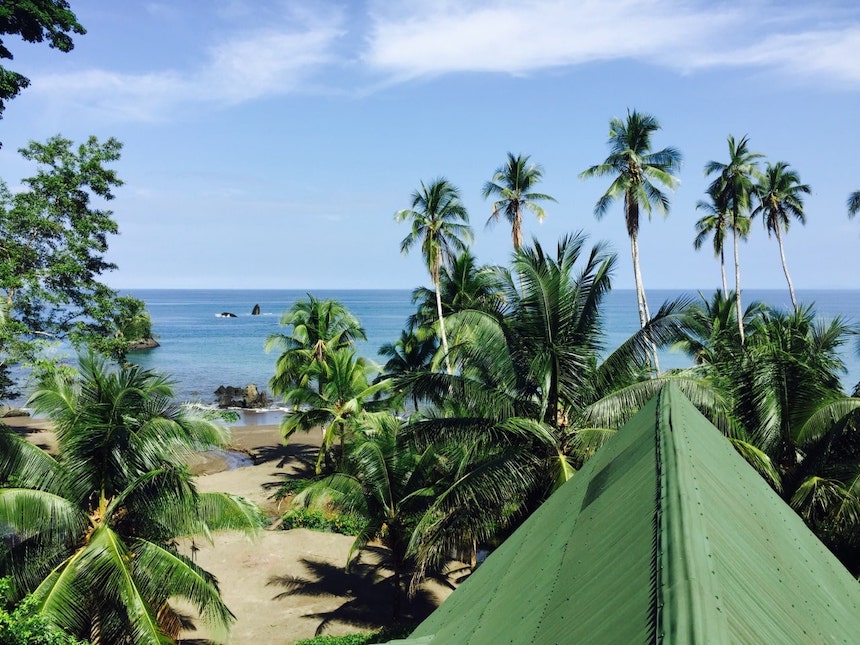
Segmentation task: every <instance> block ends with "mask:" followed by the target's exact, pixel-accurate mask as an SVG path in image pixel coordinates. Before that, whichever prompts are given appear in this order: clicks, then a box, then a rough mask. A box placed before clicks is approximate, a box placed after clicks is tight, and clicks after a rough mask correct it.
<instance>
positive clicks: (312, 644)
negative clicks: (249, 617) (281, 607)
mask: <svg viewBox="0 0 860 645" xmlns="http://www.w3.org/2000/svg"><path fill="white" fill-rule="evenodd" d="M415 627H416V626H415V625H395V626H393V627H383V628H382V629H378V630H376V631H375V632H363V633H360V634H346V635H345V636H317V637H315V638H308V639H305V640H302V641H299V642H298V643H296V645H372V644H373V643H386V642H388V641H390V640H393V639H395V638H406V637H407V636H409V634H411V633H412V630H414V629H415Z"/></svg>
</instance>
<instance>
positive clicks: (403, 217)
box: [394, 177, 472, 371]
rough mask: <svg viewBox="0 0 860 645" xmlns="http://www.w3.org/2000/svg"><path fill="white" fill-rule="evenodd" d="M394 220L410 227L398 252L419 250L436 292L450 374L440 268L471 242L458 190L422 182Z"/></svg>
mask: <svg viewBox="0 0 860 645" xmlns="http://www.w3.org/2000/svg"><path fill="white" fill-rule="evenodd" d="M394 217H395V219H396V220H397V221H398V222H404V221H409V222H411V225H412V226H411V230H410V232H409V234H408V235H407V236H406V237H405V238H403V241H402V242H401V243H400V251H401V252H402V253H407V252H408V251H409V249H411V248H412V247H413V246H415V245H420V246H421V253H422V256H423V258H424V263H425V265H426V266H427V270H428V272H429V273H430V280H431V281H432V283H433V287H434V289H435V290H436V314H437V319H438V321H439V337H440V339H441V340H442V349H443V351H444V353H445V361H446V366H447V367H448V371H450V369H451V365H450V362H449V360H448V336H447V335H446V333H445V319H444V316H443V314H442V295H441V292H440V282H441V275H442V269H443V267H445V266H448V265H449V264H450V262H451V260H452V259H453V258H454V256H455V255H456V253H458V252H460V251H464V250H465V249H466V247H467V245H468V244H469V243H470V242H471V241H472V231H471V229H470V228H469V225H468V222H469V215H468V213H467V211H466V207H465V206H463V204H462V202H461V201H460V192H459V190H458V189H457V188H456V187H455V186H454V185H452V184H451V183H450V182H449V181H448V180H447V179H444V178H441V177H440V178H439V179H436V180H434V181H433V182H431V183H430V184H429V185H425V184H424V182H423V181H422V182H421V186H420V187H419V188H418V189H417V190H416V191H414V192H413V193H412V204H411V208H406V209H403V210H399V211H397V213H396V214H395V216H394Z"/></svg>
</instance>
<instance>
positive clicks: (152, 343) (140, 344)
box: [128, 338, 160, 352]
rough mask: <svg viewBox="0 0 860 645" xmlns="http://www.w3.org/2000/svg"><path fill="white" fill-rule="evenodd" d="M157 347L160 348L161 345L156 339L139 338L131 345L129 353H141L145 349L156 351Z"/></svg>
mask: <svg viewBox="0 0 860 645" xmlns="http://www.w3.org/2000/svg"><path fill="white" fill-rule="evenodd" d="M156 347H160V345H159V344H158V341H157V340H155V339H154V338H139V339H138V340H134V341H132V342H131V343H129V346H128V351H130V352H139V351H141V350H144V349H155V348H156Z"/></svg>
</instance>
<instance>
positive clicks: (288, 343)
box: [266, 294, 367, 395]
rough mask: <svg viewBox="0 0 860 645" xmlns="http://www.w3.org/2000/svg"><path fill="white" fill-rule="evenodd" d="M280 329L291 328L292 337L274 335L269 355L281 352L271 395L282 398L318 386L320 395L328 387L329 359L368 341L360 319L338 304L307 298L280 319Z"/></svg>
mask: <svg viewBox="0 0 860 645" xmlns="http://www.w3.org/2000/svg"><path fill="white" fill-rule="evenodd" d="M280 324H281V326H284V327H285V326H291V327H292V329H291V330H290V333H289V334H272V335H271V336H269V338H268V339H267V340H266V351H271V350H272V349H273V348H276V347H277V348H280V349H282V350H283V351H282V353H281V355H280V356H279V357H278V359H277V362H276V363H275V375H274V376H273V377H272V379H271V380H270V385H271V388H272V392H273V393H274V394H276V395H283V394H285V393H286V392H288V391H289V390H291V389H292V388H293V387H306V386H308V384H309V383H311V384H312V385H315V387H316V390H317V392H318V393H320V392H322V390H323V387H324V385H325V370H324V365H325V363H326V361H327V360H328V356H329V355H330V354H331V353H332V352H333V351H335V350H337V349H340V348H342V347H349V346H351V345H353V344H354V343H355V342H356V341H358V340H367V336H366V334H365V333H364V329H363V328H362V326H361V324H360V323H359V321H358V319H357V318H355V316H353V315H352V314H351V313H350V312H349V310H348V309H347V308H346V307H345V306H344V305H343V304H342V303H340V302H338V301H337V300H319V299H317V298H315V297H314V296H312V295H311V294H308V295H307V298H306V299H304V300H298V301H297V302H295V303H294V304H293V306H292V307H290V308H289V309H288V310H287V311H285V312H284V314H283V315H282V316H281V321H280Z"/></svg>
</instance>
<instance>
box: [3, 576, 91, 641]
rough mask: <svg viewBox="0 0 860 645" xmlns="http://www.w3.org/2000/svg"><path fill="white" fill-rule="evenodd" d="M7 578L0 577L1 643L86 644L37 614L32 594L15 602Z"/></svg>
mask: <svg viewBox="0 0 860 645" xmlns="http://www.w3.org/2000/svg"><path fill="white" fill-rule="evenodd" d="M11 597H12V593H11V587H10V584H9V578H0V645H86V643H85V641H79V640H78V639H76V638H74V637H72V636H69V635H68V634H67V633H66V632H64V631H62V630H60V629H58V628H57V627H54V626H53V625H51V624H49V623H48V621H47V620H45V619H44V618H43V617H42V616H40V615H39V614H38V613H37V611H36V608H35V602H34V601H33V599H32V597H30V596H27V597H26V598H24V600H22V601H21V602H19V603H18V604H17V605H16V604H15V603H13V602H12V600H11Z"/></svg>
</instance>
